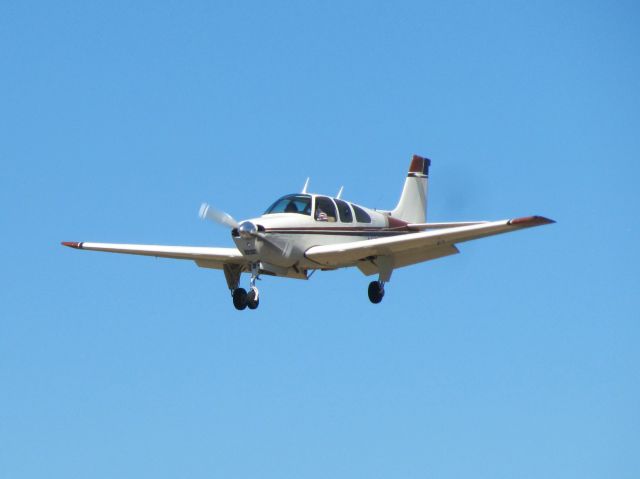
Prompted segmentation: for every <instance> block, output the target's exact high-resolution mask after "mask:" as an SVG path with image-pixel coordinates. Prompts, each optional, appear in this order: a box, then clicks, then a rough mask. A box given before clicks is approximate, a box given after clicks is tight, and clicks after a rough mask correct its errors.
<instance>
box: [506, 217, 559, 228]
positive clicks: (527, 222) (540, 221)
mask: <svg viewBox="0 0 640 479" xmlns="http://www.w3.org/2000/svg"><path fill="white" fill-rule="evenodd" d="M552 223H555V220H552V219H551V218H545V217H544V216H523V217H522V218H514V219H512V220H509V224H510V225H516V226H525V227H526V226H542V225H550V224H552Z"/></svg>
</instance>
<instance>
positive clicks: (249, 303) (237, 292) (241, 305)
mask: <svg viewBox="0 0 640 479" xmlns="http://www.w3.org/2000/svg"><path fill="white" fill-rule="evenodd" d="M258 271H259V265H258V264H252V265H251V280H250V281H249V292H247V290H245V289H244V288H238V287H237V286H238V285H237V283H236V285H235V286H236V287H235V288H233V289H232V290H231V297H232V298H233V306H235V308H236V309H238V310H243V309H245V308H249V309H256V308H257V307H258V306H259V305H260V293H259V291H258V288H256V280H257V279H258ZM238 279H239V274H238Z"/></svg>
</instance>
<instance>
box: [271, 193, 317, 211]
mask: <svg viewBox="0 0 640 479" xmlns="http://www.w3.org/2000/svg"><path fill="white" fill-rule="evenodd" d="M275 213H298V214H301V215H311V196H309V195H287V196H283V197H282V198H280V199H279V200H277V201H276V202H275V203H274V204H272V205H271V206H270V207H269V208H267V211H265V212H264V214H265V215H272V214H275Z"/></svg>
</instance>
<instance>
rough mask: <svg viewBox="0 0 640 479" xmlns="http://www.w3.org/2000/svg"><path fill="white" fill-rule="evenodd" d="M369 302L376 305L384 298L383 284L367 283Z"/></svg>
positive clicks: (379, 282)
mask: <svg viewBox="0 0 640 479" xmlns="http://www.w3.org/2000/svg"><path fill="white" fill-rule="evenodd" d="M368 293H369V301H371V302H372V303H373V304H378V303H379V302H380V301H382V298H384V282H382V281H371V283H369V291H368Z"/></svg>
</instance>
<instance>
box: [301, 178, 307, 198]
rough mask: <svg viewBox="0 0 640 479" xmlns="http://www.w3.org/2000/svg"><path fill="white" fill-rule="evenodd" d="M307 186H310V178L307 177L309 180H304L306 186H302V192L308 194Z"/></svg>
mask: <svg viewBox="0 0 640 479" xmlns="http://www.w3.org/2000/svg"><path fill="white" fill-rule="evenodd" d="M307 186H309V178H308V177H307V181H305V182H304V186H303V187H302V191H301V192H300V194H303V195H306V194H307Z"/></svg>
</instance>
